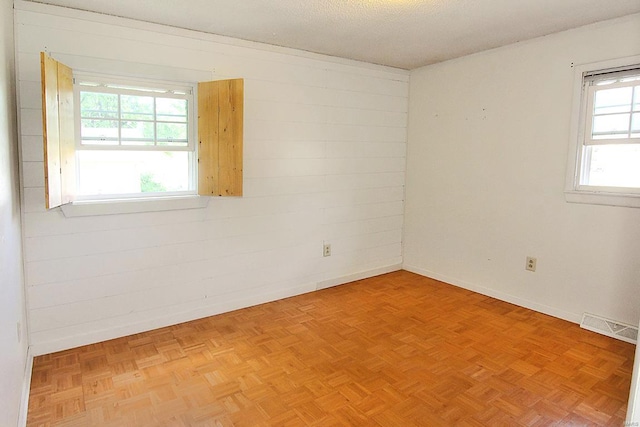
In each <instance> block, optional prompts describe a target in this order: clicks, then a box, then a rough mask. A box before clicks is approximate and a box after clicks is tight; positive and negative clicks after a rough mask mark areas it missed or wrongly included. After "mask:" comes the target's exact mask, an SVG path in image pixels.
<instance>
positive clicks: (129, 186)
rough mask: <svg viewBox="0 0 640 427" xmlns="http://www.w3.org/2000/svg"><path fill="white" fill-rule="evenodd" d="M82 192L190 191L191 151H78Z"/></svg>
mask: <svg viewBox="0 0 640 427" xmlns="http://www.w3.org/2000/svg"><path fill="white" fill-rule="evenodd" d="M78 174H79V180H78V182H79V193H80V195H85V196H93V195H118V194H121V195H126V194H137V193H156V192H159V193H162V192H174V191H189V190H190V189H189V153H187V152H162V151H99V150H80V151H78Z"/></svg>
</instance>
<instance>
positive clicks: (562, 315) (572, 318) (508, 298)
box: [402, 264, 582, 324]
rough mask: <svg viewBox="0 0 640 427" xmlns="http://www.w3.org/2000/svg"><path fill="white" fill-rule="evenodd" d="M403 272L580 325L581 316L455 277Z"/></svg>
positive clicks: (417, 269)
mask: <svg viewBox="0 0 640 427" xmlns="http://www.w3.org/2000/svg"><path fill="white" fill-rule="evenodd" d="M402 268H403V269H404V270H407V271H410V272H412V273H416V274H419V275H421V276H425V277H429V278H430V279H435V280H439V281H441V282H445V283H448V284H450V285H454V286H457V287H459V288H463V289H467V290H469V291H473V292H477V293H479V294H482V295H486V296H488V297H492V298H496V299H499V300H501V301H505V302H508V303H511V304H515V305H517V306H520V307H524V308H528V309H530V310H534V311H537V312H539V313H543V314H548V315H549V316H553V317H557V318H559V319H563V320H566V321H569V322H571V323H577V324H579V323H580V320H581V319H582V315H581V314H575V313H570V312H568V311H564V310H559V309H557V308H555V307H550V306H548V305H544V304H539V303H537V302H534V301H529V300H526V299H523V298H520V297H517V296H515V295H511V294H507V293H504V292H500V291H496V290H494V289H491V288H487V287H484V286H481V285H477V284H475V283H470V282H466V281H464V280H460V279H458V278H455V277H451V276H447V275H444V274H439V273H435V272H433V271H429V270H425V269H423V268H420V267H415V266H412V265H406V264H405V265H403V267H402Z"/></svg>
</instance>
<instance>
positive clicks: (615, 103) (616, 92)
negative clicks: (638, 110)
mask: <svg viewBox="0 0 640 427" xmlns="http://www.w3.org/2000/svg"><path fill="white" fill-rule="evenodd" d="M631 94H632V88H631V87H620V88H616V89H606V90H599V91H596V97H595V101H594V114H610V113H626V112H628V111H630V110H631Z"/></svg>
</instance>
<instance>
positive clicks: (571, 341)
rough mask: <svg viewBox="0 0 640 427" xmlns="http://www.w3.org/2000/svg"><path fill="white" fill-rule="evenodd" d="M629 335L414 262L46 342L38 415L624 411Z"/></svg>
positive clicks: (324, 419)
mask: <svg viewBox="0 0 640 427" xmlns="http://www.w3.org/2000/svg"><path fill="white" fill-rule="evenodd" d="M633 356H634V346H633V345H631V344H627V343H624V342H620V341H617V340H614V339H610V338H607V337H603V336H600V335H597V334H594V333H592V332H588V331H585V330H583V329H580V328H579V327H578V326H577V325H575V324H571V323H569V322H565V321H562V320H558V319H555V318H552V317H549V316H546V315H543V314H540V313H536V312H534V311H531V310H527V309H524V308H520V307H517V306H514V305H511V304H508V303H505V302H501V301H498V300H495V299H492V298H489V297H485V296H482V295H479V294H475V293H473V292H469V291H466V290H463V289H460V288H457V287H454V286H450V285H447V284H444V283H441V282H437V281H434V280H431V279H427V278H424V277H421V276H418V275H415V274H412V273H408V272H406V271H400V272H395V273H391V274H386V275H383V276H378V277H375V278H371V279H367V280H362V281H358V282H354V283H351V284H347V285H343V286H339V287H335V288H331V289H327V290H323V291H319V292H314V293H310V294H306V295H302V296H298V297H294V298H289V299H285V300H281V301H276V302H273V303H269V304H263V305H260V306H256V307H252V308H247V309H243V310H238V311H235V312H231V313H227V314H223V315H219V316H213V317H209V318H205V319H200V320H196V321H193V322H188V323H184V324H180V325H176V326H171V327H167V328H162V329H158V330H154V331H150V332H146V333H142V334H137V335H132V336H128V337H123V338H119V339H115V340H111V341H106V342H102V343H99V344H94V345H88V346H85V347H80V348H76V349H72V350H68V351H62V352H59V353H54V354H49V355H45V356H40V357H37V358H36V359H35V361H34V367H33V377H32V384H31V394H30V401H29V414H28V425H29V426H108V427H110V426H114V427H115V426H118V427H120V426H136V427H137V426H163V427H165V426H166V427H174V426H175V427H182V426H199V427H205V426H211V427H222V426H236V427H242V426H249V427H256V426H322V427H331V426H375V427H388V426H393V427H411V426H450V425H460V426H502V425H504V426H548V425H576V426H582V425H603V426H621V425H622V424H623V421H624V416H625V410H626V401H627V398H628V393H629V385H630V378H631V371H632V367H633Z"/></svg>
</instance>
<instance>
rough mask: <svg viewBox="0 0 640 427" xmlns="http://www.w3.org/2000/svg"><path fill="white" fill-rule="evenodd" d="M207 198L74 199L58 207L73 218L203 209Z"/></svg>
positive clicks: (206, 203) (207, 201)
mask: <svg viewBox="0 0 640 427" xmlns="http://www.w3.org/2000/svg"><path fill="white" fill-rule="evenodd" d="M209 199H210V198H209V197H200V196H179V197H157V198H149V199H118V200H91V201H76V202H73V203H69V204H66V205H62V206H61V207H60V209H61V210H62V213H63V214H64V216H65V217H67V218H74V217H81V216H96V215H117V214H130V213H141V212H160V211H172V210H182V209H203V208H206V207H207V205H208V204H209Z"/></svg>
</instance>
